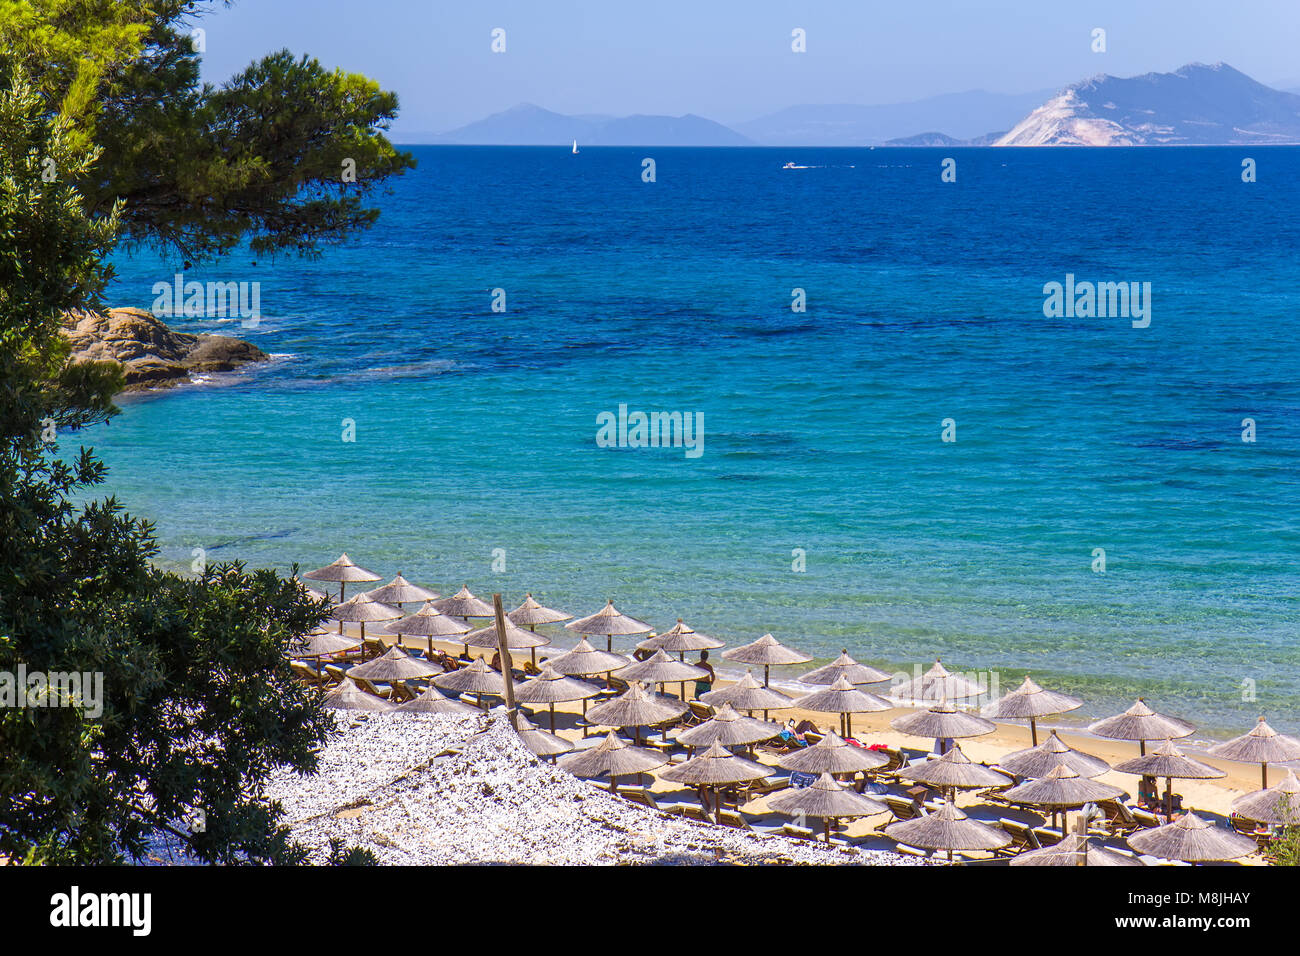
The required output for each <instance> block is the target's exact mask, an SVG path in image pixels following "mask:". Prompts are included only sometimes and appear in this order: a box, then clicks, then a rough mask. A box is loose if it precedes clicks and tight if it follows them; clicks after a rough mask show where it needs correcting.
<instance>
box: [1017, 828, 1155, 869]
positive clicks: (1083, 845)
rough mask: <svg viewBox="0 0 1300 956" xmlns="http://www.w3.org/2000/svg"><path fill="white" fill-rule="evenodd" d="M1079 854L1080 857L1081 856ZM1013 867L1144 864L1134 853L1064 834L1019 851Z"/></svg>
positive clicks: (1082, 836)
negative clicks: (1050, 842)
mask: <svg viewBox="0 0 1300 956" xmlns="http://www.w3.org/2000/svg"><path fill="white" fill-rule="evenodd" d="M1081 857H1082V859H1080V858H1081ZM1011 865H1012V866H1146V864H1145V863H1143V862H1142V861H1141V860H1139V859H1138V858H1137V857H1135V856H1129V855H1128V854H1126V853H1116V852H1115V851H1114V850H1111V849H1107V848H1106V847H1104V846H1099V845H1098V844H1096V843H1094V842H1093V841H1092V839H1091V838H1090V837H1088V836H1086V835H1084V834H1081V833H1067V834H1066V835H1065V837H1064V838H1063V839H1062V840H1061V842H1060V843H1057V844H1055V845H1053V846H1045V847H1043V848H1042V849H1041V850H1030V851H1029V852H1028V853H1021V854H1020V855H1019V856H1017V857H1015V858H1014V859H1012V861H1011Z"/></svg>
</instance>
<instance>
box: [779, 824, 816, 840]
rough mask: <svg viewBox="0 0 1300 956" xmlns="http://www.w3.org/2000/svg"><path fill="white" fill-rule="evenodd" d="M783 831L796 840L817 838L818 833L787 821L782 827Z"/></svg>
mask: <svg viewBox="0 0 1300 956" xmlns="http://www.w3.org/2000/svg"><path fill="white" fill-rule="evenodd" d="M781 832H782V833H783V834H785V835H786V836H788V837H793V838H794V839H796V840H816V839H817V834H816V833H814V832H813V831H812V830H810V829H808V828H807V827H797V826H795V825H794V824H793V823H787V824H786V825H785V826H783V827H782V828H781Z"/></svg>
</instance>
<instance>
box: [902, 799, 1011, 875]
mask: <svg viewBox="0 0 1300 956" xmlns="http://www.w3.org/2000/svg"><path fill="white" fill-rule="evenodd" d="M885 836H887V837H889V838H890V839H891V840H894V841H896V842H898V843H902V844H905V845H906V846H917V847H921V848H922V849H924V850H947V851H948V860H949V862H951V861H952V852H953V850H997V849H999V848H1001V847H1004V846H1006V845H1007V844H1008V843H1010V842H1011V837H1010V836H1008V835H1007V834H1006V833H1005V832H1003V831H1002V830H995V829H994V828H993V827H991V826H989V825H988V824H987V823H980V822H979V821H978V820H972V819H970V817H968V816H966V814H964V813H962V812H961V811H960V810H958V809H957V808H956V807H955V806H953V803H952V801H951V800H945V801H944V804H943V807H942V808H940V809H938V810H936V811H934V812H933V813H927V814H925V815H924V816H919V817H916V818H915V819H912V820H901V821H899V822H898V823H891V824H890V825H889V826H887V827H885Z"/></svg>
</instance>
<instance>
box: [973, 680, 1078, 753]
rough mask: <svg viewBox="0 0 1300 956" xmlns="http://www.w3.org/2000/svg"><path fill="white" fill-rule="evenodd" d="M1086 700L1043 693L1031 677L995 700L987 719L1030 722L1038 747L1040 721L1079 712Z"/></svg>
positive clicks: (1032, 735)
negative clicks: (1040, 719) (1070, 712)
mask: <svg viewBox="0 0 1300 956" xmlns="http://www.w3.org/2000/svg"><path fill="white" fill-rule="evenodd" d="M1082 706H1083V701H1081V700H1079V699H1078V698H1077V697H1071V696H1069V695H1068V694H1058V693H1057V692H1056V691H1053V690H1043V688H1041V687H1039V686H1038V685H1037V684H1035V683H1034V682H1033V681H1032V680H1031V679H1030V678H1029V676H1028V675H1026V676H1025V681H1024V683H1023V684H1021V685H1020V686H1019V687H1017V688H1016V689H1015V690H1013V691H1012V692H1011V693H1009V694H1007V695H1006V696H1005V697H1002V698H1000V699H998V700H995V701H994V702H993V703H992V704H990V705H989V706H988V707H986V708H984V710H983V711H982V713H983V715H984V716H985V717H989V718H991V719H993V720H1025V719H1026V718H1028V720H1029V739H1030V742H1031V743H1032V744H1033V745H1034V746H1035V747H1037V746H1038V718H1039V717H1051V716H1053V715H1055V714H1064V713H1068V712H1069V711H1072V710H1077V709H1078V708H1080V707H1082Z"/></svg>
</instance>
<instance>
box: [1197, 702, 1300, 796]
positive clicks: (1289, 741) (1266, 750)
mask: <svg viewBox="0 0 1300 956" xmlns="http://www.w3.org/2000/svg"><path fill="white" fill-rule="evenodd" d="M1210 755H1211V756H1214V757H1223V758H1224V759H1225V760H1237V761H1240V762H1241V763H1257V764H1259V771H1260V783H1261V784H1262V785H1263V786H1264V787H1265V788H1266V789H1267V787H1268V765H1269V764H1271V763H1283V762H1285V761H1288V760H1300V740H1297V739H1296V738H1295V737H1289V736H1287V735H1286V734H1279V733H1278V732H1277V731H1276V730H1274V729H1273V728H1272V727H1270V726H1269V725H1268V723H1267V722H1265V720H1264V718H1263V717H1261V718H1259V723H1257V724H1256V725H1255V726H1254V728H1253V729H1252V730H1251V731H1250V733H1248V734H1243V735H1242V736H1240V737H1234V738H1233V739H1232V740H1229V741H1227V742H1226V743H1222V744H1219V745H1217V746H1215V747H1211V748H1210Z"/></svg>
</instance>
